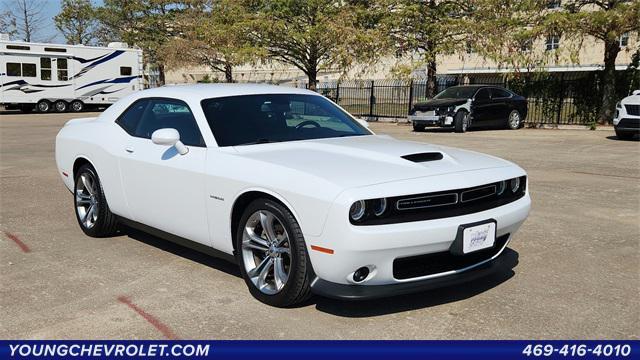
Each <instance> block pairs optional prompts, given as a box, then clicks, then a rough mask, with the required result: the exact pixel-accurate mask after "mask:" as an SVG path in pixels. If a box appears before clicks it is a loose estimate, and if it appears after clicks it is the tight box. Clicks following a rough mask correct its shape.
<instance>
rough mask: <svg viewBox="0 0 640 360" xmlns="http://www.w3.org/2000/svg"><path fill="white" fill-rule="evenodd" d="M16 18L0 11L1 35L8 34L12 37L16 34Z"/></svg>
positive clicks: (7, 12)
mask: <svg viewBox="0 0 640 360" xmlns="http://www.w3.org/2000/svg"><path fill="white" fill-rule="evenodd" d="M17 31H18V30H17V29H16V18H15V17H14V16H13V14H12V13H11V12H10V11H8V10H5V11H0V34H8V35H9V37H12V36H14V35H15V34H16V32H17Z"/></svg>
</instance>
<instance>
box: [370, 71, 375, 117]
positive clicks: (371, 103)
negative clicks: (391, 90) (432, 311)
mask: <svg viewBox="0 0 640 360" xmlns="http://www.w3.org/2000/svg"><path fill="white" fill-rule="evenodd" d="M375 102H376V96H375V92H374V88H373V80H371V95H370V96H369V119H373V105H374V103H375Z"/></svg>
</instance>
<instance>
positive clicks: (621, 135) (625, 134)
mask: <svg viewBox="0 0 640 360" xmlns="http://www.w3.org/2000/svg"><path fill="white" fill-rule="evenodd" d="M633 135H635V133H633V132H631V131H618V129H616V136H617V137H618V139H620V140H631V139H633Z"/></svg>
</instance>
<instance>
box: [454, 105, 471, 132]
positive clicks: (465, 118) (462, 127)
mask: <svg viewBox="0 0 640 360" xmlns="http://www.w3.org/2000/svg"><path fill="white" fill-rule="evenodd" d="M453 125H454V130H455V132H457V133H464V132H467V129H469V113H468V112H466V111H462V110H461V111H458V112H457V113H456V116H455V117H454V118H453Z"/></svg>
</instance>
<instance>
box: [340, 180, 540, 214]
mask: <svg viewBox="0 0 640 360" xmlns="http://www.w3.org/2000/svg"><path fill="white" fill-rule="evenodd" d="M519 179H520V187H519V188H518V189H517V190H516V191H515V192H513V191H511V188H510V185H509V180H505V181H500V182H496V183H490V184H485V185H480V186H475V187H471V188H464V189H452V190H447V191H438V192H432V193H422V194H413V195H404V196H395V197H389V198H387V203H388V204H389V206H388V207H387V210H386V211H385V212H384V213H383V215H381V216H373V215H372V214H371V211H370V210H371V208H372V207H373V206H374V204H373V203H372V201H373V200H366V201H367V205H366V208H367V209H368V210H367V211H368V212H367V215H366V216H364V217H363V219H362V220H358V221H356V220H353V219H351V218H350V219H349V220H350V221H351V223H352V224H354V225H384V224H396V223H404V222H411V221H422V220H433V219H442V218H447V217H454V216H461V215H467V214H473V213H477V212H480V211H485V210H489V209H493V208H497V207H499V206H502V205H506V204H508V203H510V202H513V201H516V200H518V199H520V198H521V197H523V196H524V195H525V192H526V183H527V177H526V176H521V177H520V178H519Z"/></svg>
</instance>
